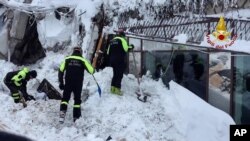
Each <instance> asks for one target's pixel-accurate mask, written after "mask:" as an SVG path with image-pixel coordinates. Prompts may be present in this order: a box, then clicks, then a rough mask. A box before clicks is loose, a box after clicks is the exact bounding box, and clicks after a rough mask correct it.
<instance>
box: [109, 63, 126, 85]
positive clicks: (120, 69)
mask: <svg viewBox="0 0 250 141" xmlns="http://www.w3.org/2000/svg"><path fill="white" fill-rule="evenodd" d="M110 65H111V67H112V68H113V78H112V82H111V86H114V87H117V88H121V82H122V78H123V73H124V71H125V69H126V63H125V62H122V61H121V62H119V61H111V62H110Z"/></svg>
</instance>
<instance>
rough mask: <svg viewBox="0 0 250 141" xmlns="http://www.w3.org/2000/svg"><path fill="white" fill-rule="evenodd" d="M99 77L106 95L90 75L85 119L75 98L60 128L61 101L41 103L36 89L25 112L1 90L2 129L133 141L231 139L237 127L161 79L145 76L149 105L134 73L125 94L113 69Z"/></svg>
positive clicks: (44, 139)
mask: <svg viewBox="0 0 250 141" xmlns="http://www.w3.org/2000/svg"><path fill="white" fill-rule="evenodd" d="M44 73H46V72H44ZM94 76H95V77H96V79H97V81H98V83H99V85H100V87H101V88H102V95H101V97H99V95H98V92H97V86H96V83H95V81H94V80H93V78H92V76H91V75H88V74H87V73H86V75H85V80H84V86H83V88H84V89H86V88H87V89H89V91H90V96H89V99H88V100H87V101H86V102H85V103H82V117H81V118H80V119H79V120H77V121H76V123H75V124H74V123H73V115H72V110H73V109H72V107H73V101H72V99H73V98H71V101H70V102H69V107H68V112H67V115H66V119H65V123H64V124H59V122H58V120H59V105H60V101H57V100H47V101H44V100H43V99H39V98H38V95H39V93H35V91H34V90H31V89H32V87H31V88H30V89H29V90H28V91H33V92H34V93H33V95H34V96H35V97H36V98H38V100H37V101H29V102H28V107H26V108H23V107H22V104H15V103H14V102H13V100H12V98H11V97H10V96H8V92H6V91H0V103H2V107H4V108H2V109H1V114H0V119H1V120H0V124H1V125H2V128H4V129H3V130H6V131H9V132H12V133H17V134H21V135H25V136H27V137H29V138H31V139H34V140H37V141H48V140H61V141H68V140H76V141H80V140H87V141H88V140H89V141H90V140H91V141H93V140H94V141H103V140H105V139H106V138H107V137H108V136H111V137H112V138H113V139H114V140H121V139H126V140H129V141H139V140H157V141H166V140H178V141H198V140H205V141H217V140H220V141H228V140H229V138H228V137H229V130H228V128H229V125H230V124H235V123H234V121H233V120H232V118H231V117H229V116H228V115H227V114H226V113H224V112H222V111H220V110H217V109H215V108H214V107H212V106H210V105H209V104H207V103H206V102H204V101H203V100H201V99H200V98H199V97H197V96H195V95H193V94H192V93H191V92H189V91H188V90H186V89H185V88H183V87H181V86H179V85H178V84H176V83H175V82H173V81H171V82H170V90H168V89H167V88H165V86H164V85H163V83H162V82H161V81H154V80H152V79H151V78H148V77H143V78H142V83H141V88H142V89H143V91H144V92H147V93H150V94H151V96H150V97H149V98H148V102H147V103H143V102H140V101H138V100H137V98H136V94H135V91H136V90H137V89H138V84H137V79H136V78H135V76H134V75H131V74H128V75H124V78H123V81H122V91H123V93H124V95H123V96H117V95H113V94H110V93H109V89H110V82H111V78H112V69H111V68H109V67H108V68H105V69H104V70H102V71H100V72H96V73H95V74H94ZM87 83H89V84H88V85H87ZM52 84H53V85H54V86H55V87H56V86H57V85H58V84H57V83H56V82H53V83H52ZM33 89H35V88H33ZM190 103H192V104H190ZM190 129H192V130H190ZM204 136H206V138H204Z"/></svg>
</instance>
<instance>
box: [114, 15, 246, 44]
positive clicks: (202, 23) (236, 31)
mask: <svg viewBox="0 0 250 141" xmlns="http://www.w3.org/2000/svg"><path fill="white" fill-rule="evenodd" d="M128 16H129V15H121V16H120V17H119V19H120V20H119V22H118V27H119V28H123V29H126V30H127V31H128V32H129V33H130V34H135V35H137V36H142V37H151V38H159V39H165V40H172V39H173V37H174V36H176V35H179V34H187V35H188V42H193V43H200V42H201V41H202V40H203V39H204V36H205V35H206V33H211V32H213V31H214V30H215V28H216V25H217V23H218V21H219V18H218V17H197V18H190V17H187V16H178V15H177V16H174V17H172V18H170V17H164V18H161V19H155V20H153V21H152V20H151V21H147V20H141V21H139V20H138V21H137V22H136V23H133V24H131V23H129V21H128V20H127V19H128ZM225 21H226V25H227V30H228V31H229V32H231V37H233V36H234V35H237V36H238V39H240V40H247V41H250V20H242V19H228V18H225Z"/></svg>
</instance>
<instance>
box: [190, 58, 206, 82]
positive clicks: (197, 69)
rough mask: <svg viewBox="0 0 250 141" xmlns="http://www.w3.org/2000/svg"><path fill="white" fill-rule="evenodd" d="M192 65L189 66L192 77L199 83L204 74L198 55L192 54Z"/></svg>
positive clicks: (201, 61)
mask: <svg viewBox="0 0 250 141" xmlns="http://www.w3.org/2000/svg"><path fill="white" fill-rule="evenodd" d="M191 56H192V63H191V64H190V65H191V66H192V67H193V71H194V77H195V79H196V80H198V81H200V79H201V77H202V75H203V73H204V64H203V60H202V58H201V57H199V56H198V54H192V55H191Z"/></svg>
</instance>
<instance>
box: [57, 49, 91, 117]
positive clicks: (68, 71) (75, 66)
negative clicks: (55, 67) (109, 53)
mask: <svg viewBox="0 0 250 141" xmlns="http://www.w3.org/2000/svg"><path fill="white" fill-rule="evenodd" d="M84 70H87V71H88V73H90V74H93V73H94V68H93V67H92V66H91V64H90V63H89V62H88V60H86V59H85V58H83V57H82V49H81V48H80V47H75V48H74V51H73V54H72V55H71V56H68V57H66V58H65V60H64V61H63V62H62V63H61V65H60V69H59V73H58V77H59V82H60V84H59V88H60V89H61V90H64V91H63V98H62V101H61V105H60V122H63V121H64V117H65V114H66V111H67V107H68V102H69V99H70V96H71V92H73V93H74V107H73V118H74V121H75V120H76V119H78V118H79V117H80V116H81V92H82V85H83V79H84ZM64 73H65V77H64ZM64 82H65V83H64Z"/></svg>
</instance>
